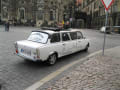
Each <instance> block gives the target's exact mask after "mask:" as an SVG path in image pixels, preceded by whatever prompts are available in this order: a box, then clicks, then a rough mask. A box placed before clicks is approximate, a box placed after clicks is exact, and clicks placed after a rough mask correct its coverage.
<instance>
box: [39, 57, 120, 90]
mask: <svg viewBox="0 0 120 90" xmlns="http://www.w3.org/2000/svg"><path fill="white" fill-rule="evenodd" d="M119 60H120V58H113V57H110V56H104V57H103V56H101V55H97V56H94V57H92V58H89V60H88V61H86V62H84V63H83V64H80V65H77V66H76V68H74V69H73V70H72V71H70V72H69V73H67V75H65V76H64V77H63V78H61V79H60V80H57V81H56V82H55V83H53V84H51V85H50V86H49V88H42V89H38V90H120V61H119Z"/></svg>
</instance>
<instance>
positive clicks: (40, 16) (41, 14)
mask: <svg viewBox="0 0 120 90" xmlns="http://www.w3.org/2000/svg"><path fill="white" fill-rule="evenodd" d="M37 17H38V20H42V19H43V10H39V11H38V14H37Z"/></svg>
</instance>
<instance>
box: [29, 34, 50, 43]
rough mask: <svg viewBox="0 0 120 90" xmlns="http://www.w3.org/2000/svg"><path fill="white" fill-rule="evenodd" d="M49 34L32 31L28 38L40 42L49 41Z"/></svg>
mask: <svg viewBox="0 0 120 90" xmlns="http://www.w3.org/2000/svg"><path fill="white" fill-rule="evenodd" d="M48 37H49V35H48V34H47V33H43V32H32V33H31V35H30V36H29V38H28V40H29V41H33V42H38V43H43V44H44V43H47V40H48Z"/></svg>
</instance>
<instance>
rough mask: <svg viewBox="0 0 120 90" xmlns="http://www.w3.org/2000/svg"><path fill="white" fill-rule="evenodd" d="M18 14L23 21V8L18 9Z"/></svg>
mask: <svg viewBox="0 0 120 90" xmlns="http://www.w3.org/2000/svg"><path fill="white" fill-rule="evenodd" d="M19 13H20V19H25V9H24V8H21V9H19Z"/></svg>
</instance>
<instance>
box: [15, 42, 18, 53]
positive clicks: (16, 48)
mask: <svg viewBox="0 0 120 90" xmlns="http://www.w3.org/2000/svg"><path fill="white" fill-rule="evenodd" d="M15 51H16V53H18V45H17V42H15Z"/></svg>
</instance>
